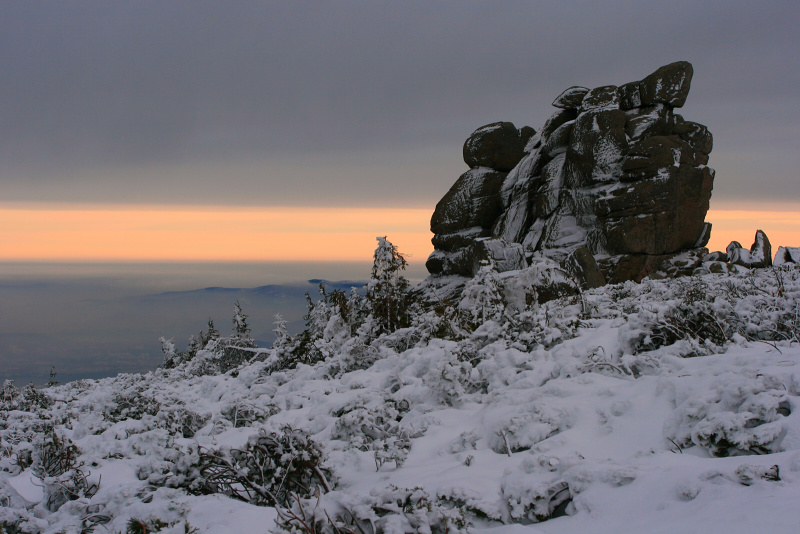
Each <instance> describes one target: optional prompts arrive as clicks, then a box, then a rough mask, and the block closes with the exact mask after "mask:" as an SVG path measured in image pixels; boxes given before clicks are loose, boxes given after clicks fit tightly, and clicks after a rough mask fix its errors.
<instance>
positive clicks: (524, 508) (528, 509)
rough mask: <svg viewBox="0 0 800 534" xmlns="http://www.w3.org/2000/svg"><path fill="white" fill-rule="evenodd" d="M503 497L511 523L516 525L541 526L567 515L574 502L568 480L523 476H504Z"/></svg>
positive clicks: (501, 488)
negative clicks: (572, 501) (544, 522)
mask: <svg viewBox="0 0 800 534" xmlns="http://www.w3.org/2000/svg"><path fill="white" fill-rule="evenodd" d="M500 494H501V498H502V500H503V502H504V503H505V505H506V507H507V513H508V517H509V520H510V521H511V522H515V523H539V522H541V521H546V520H547V519H551V518H554V517H560V516H563V515H565V514H566V508H567V506H568V505H569V503H570V501H571V500H572V494H571V493H570V489H569V484H567V482H566V481H564V480H548V479H544V480H542V479H537V478H535V477H531V476H530V475H527V476H525V475H523V474H520V473H512V474H509V475H507V476H505V477H503V482H502V484H501V487H500Z"/></svg>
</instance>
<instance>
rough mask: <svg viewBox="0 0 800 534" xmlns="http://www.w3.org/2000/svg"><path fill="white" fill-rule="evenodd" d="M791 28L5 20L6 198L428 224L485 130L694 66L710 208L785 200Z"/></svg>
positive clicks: (37, 8) (120, 7) (794, 159)
mask: <svg viewBox="0 0 800 534" xmlns="http://www.w3.org/2000/svg"><path fill="white" fill-rule="evenodd" d="M798 15H800V4H797V3H796V2H794V1H786V2H760V3H759V4H758V6H757V7H756V6H754V5H753V4H752V2H744V1H721V2H697V1H694V2H668V3H667V2H641V1H636V2H634V1H622V0H618V1H609V2H592V3H589V2H571V1H564V2H559V3H557V4H552V5H551V4H549V3H545V2H529V1H525V2H479V1H460V0H459V1H443V2H391V3H389V2H387V3H377V2H307V1H296V2H267V3H264V2H226V3H219V2H197V1H192V2H189V1H185V2H184V1H172V2H144V1H142V2H108V1H103V2H99V1H98V2H81V1H73V2H48V3H38V2H36V3H34V2H27V1H25V2H4V3H3V4H2V6H0V51H2V54H0V87H2V93H0V188H2V191H4V194H3V197H4V200H69V201H98V202H115V201H116V202H201V203H219V204H239V203H248V204H302V203H314V204H319V203H330V204H356V205H362V204H369V203H383V204H394V205H407V204H414V205H419V204H431V205H432V204H433V203H435V202H436V200H438V198H439V197H440V196H441V195H442V194H443V193H444V191H445V190H446V189H447V188H448V187H449V186H450V184H451V183H452V182H453V181H455V179H456V178H457V176H458V173H459V172H461V170H462V168H463V164H462V163H461V161H460V147H461V143H462V142H463V140H464V139H465V138H466V136H467V135H468V134H469V133H470V132H471V131H472V130H473V129H475V128H476V127H478V126H480V125H482V124H486V123H488V122H493V121H495V120H511V121H514V122H515V123H517V124H530V125H532V126H534V127H538V126H539V125H540V124H541V123H542V122H543V121H544V119H545V118H546V117H547V116H548V115H549V114H550V112H551V111H552V108H550V106H549V103H550V102H551V101H552V99H553V98H554V97H555V96H556V95H557V94H558V93H559V92H560V91H561V90H562V89H564V88H566V87H567V86H569V85H573V84H581V85H587V86H590V87H591V86H599V85H604V84H609V83H611V84H615V83H623V82H626V81H630V80H633V79H638V78H641V77H643V76H645V75H646V74H648V73H649V72H651V71H652V70H654V69H655V68H656V67H658V66H660V65H662V64H665V63H668V62H671V61H675V60H679V59H686V60H689V61H691V62H692V63H693V64H694V66H695V78H694V82H693V89H692V93H691V94H690V97H689V102H688V103H687V106H686V108H685V109H684V111H683V114H684V116H686V117H687V118H689V119H691V120H697V121H699V122H703V123H705V124H707V125H708V126H709V127H710V128H711V130H712V131H713V132H714V134H715V140H716V143H715V145H716V146H715V152H714V154H712V159H711V164H712V165H713V166H716V167H717V168H718V170H719V171H720V172H719V173H718V178H717V183H716V188H715V199H720V198H721V199H736V198H761V199H768V198H772V197H775V198H782V199H786V198H789V197H795V198H797V197H798V196H800V180H797V179H796V169H797V164H798V163H800V162H799V161H798V156H797V155H796V154H797V141H796V139H798V134H800V95H798V91H797V88H798V87H800V59H798V55H797V53H796V51H797V50H799V49H800V37H799V36H798V33H797V31H796V22H797V21H798V20H800V16H798ZM750 155H751V156H752V157H751V158H749V159H748V156H750ZM747 162H750V164H748V163H747ZM755 162H758V163H755ZM723 171H724V172H723ZM754 172H757V173H758V176H757V177H754V176H753V174H752V173H754ZM754 184H757V185H754Z"/></svg>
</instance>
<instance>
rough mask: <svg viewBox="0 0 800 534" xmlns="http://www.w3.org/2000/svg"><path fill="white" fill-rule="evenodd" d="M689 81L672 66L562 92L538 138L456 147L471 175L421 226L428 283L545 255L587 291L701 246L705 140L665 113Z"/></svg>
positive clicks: (687, 71)
mask: <svg viewBox="0 0 800 534" xmlns="http://www.w3.org/2000/svg"><path fill="white" fill-rule="evenodd" d="M692 72H693V71H692V66H691V64H689V63H688V62H685V61H679V62H677V63H672V64H670V65H666V66H664V67H661V68H659V69H658V70H656V71H655V72H653V73H652V74H650V75H648V76H646V77H645V78H643V79H642V80H641V81H636V82H630V83H626V84H624V85H621V86H612V85H607V86H602V87H597V88H594V89H588V88H586V87H578V86H574V87H570V88H569V89H567V90H565V91H564V92H563V93H561V94H560V95H559V96H558V97H557V98H556V99H555V101H554V102H553V105H554V106H555V107H556V108H558V111H556V112H555V113H554V114H553V115H552V116H551V117H550V118H549V119H548V120H547V121H546V122H545V123H544V125H542V127H541V129H540V130H539V131H538V132H535V131H534V130H533V129H532V128H530V127H527V126H526V127H523V128H519V129H518V128H516V127H515V126H514V125H513V124H511V123H508V122H498V123H494V124H489V125H487V126H483V127H481V128H478V129H477V130H476V131H475V132H474V133H473V134H472V135H471V136H470V137H469V139H467V141H466V143H465V144H464V161H465V162H466V163H467V165H469V166H470V170H468V171H467V172H466V173H464V174H463V175H462V176H461V177H460V178H459V179H458V181H457V182H456V183H455V184H454V185H453V187H452V188H451V189H450V191H448V192H447V194H446V195H445V196H444V197H443V198H442V200H441V201H439V203H438V204H437V206H436V210H435V212H434V214H433V217H432V218H431V231H432V232H433V233H434V234H435V235H434V238H433V244H434V249H435V250H434V252H433V254H431V256H430V258H429V259H428V262H427V264H426V266H427V268H428V270H429V272H430V273H431V274H433V275H450V274H456V275H463V276H472V275H474V273H475V272H476V269H477V266H478V265H480V261H481V260H483V259H490V260H492V261H494V262H495V265H496V266H497V267H498V269H500V270H510V269H515V268H520V267H518V265H519V264H520V262H522V263H523V266H524V265H525V262H530V261H531V259H532V258H533V257H534V256H544V257H546V258H550V259H553V260H556V261H558V262H560V263H561V264H562V265H563V266H564V268H565V269H567V270H568V271H569V272H572V273H574V275H575V276H576V277H578V280H579V281H580V283H581V284H582V285H583V286H584V287H596V286H597V285H602V284H603V283H605V282H620V281H624V280H640V279H641V278H643V277H644V276H646V275H647V274H650V273H651V272H655V271H656V270H657V269H658V268H659V266H660V265H661V264H662V262H664V261H665V260H669V259H671V258H673V257H675V256H677V255H679V254H681V253H683V252H685V251H688V250H692V249H698V248H701V247H704V246H705V244H706V243H707V242H708V238H709V234H710V231H711V225H710V224H708V223H706V222H705V215H706V212H707V210H708V205H709V199H710V197H711V189H712V185H713V181H714V170H713V169H711V168H710V167H708V166H707V164H708V157H709V153H710V152H711V149H712V147H713V138H712V135H711V133H710V132H709V131H708V128H706V127H705V126H703V125H701V124H697V123H694V122H690V121H686V120H684V119H683V117H681V116H680V115H679V114H677V113H675V111H674V110H675V108H677V107H680V106H682V105H683V104H684V102H685V101H686V97H687V95H688V93H689V88H690V85H691V79H692ZM487 245H490V246H487ZM703 252H706V251H703Z"/></svg>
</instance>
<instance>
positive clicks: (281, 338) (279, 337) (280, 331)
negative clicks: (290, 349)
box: [272, 313, 291, 349]
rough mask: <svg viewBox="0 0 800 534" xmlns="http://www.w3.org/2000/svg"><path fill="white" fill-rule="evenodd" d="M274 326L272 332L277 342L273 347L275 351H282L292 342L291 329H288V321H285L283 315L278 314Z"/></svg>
mask: <svg viewBox="0 0 800 534" xmlns="http://www.w3.org/2000/svg"><path fill="white" fill-rule="evenodd" d="M273 324H274V325H275V328H274V329H273V330H272V332H273V333H274V334H275V341H274V342H273V343H272V347H273V348H275V349H282V348H283V347H285V346H286V345H287V344H289V342H290V341H291V336H289V329H288V328H287V327H286V319H284V318H283V315H281V314H280V313H276V314H275V322H274V323H273Z"/></svg>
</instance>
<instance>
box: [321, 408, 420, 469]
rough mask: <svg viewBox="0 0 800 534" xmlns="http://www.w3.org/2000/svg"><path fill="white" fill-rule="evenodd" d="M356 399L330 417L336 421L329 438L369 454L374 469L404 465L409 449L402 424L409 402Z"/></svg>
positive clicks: (407, 438) (409, 444)
mask: <svg viewBox="0 0 800 534" xmlns="http://www.w3.org/2000/svg"><path fill="white" fill-rule="evenodd" d="M369 400H370V399H362V398H358V399H356V400H354V401H351V402H348V403H347V404H345V405H344V406H343V407H342V408H340V409H338V410H336V411H334V413H333V414H332V415H333V416H334V417H336V418H337V420H336V423H335V424H334V425H333V429H332V430H331V438H332V439H336V440H342V441H346V442H348V443H349V444H350V446H352V447H355V448H356V449H358V450H361V451H365V452H371V453H372V454H373V456H374V458H375V466H376V467H377V468H380V466H381V465H383V464H384V463H386V462H393V463H394V464H395V466H396V467H400V466H402V465H403V462H404V461H405V459H406V457H407V456H408V451H409V450H410V449H411V439H410V436H409V429H407V428H406V427H405V426H404V425H403V424H402V418H403V415H404V414H405V413H406V412H408V402H406V401H400V402H396V401H394V400H392V399H383V398H380V399H371V400H373V401H375V400H377V402H369Z"/></svg>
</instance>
